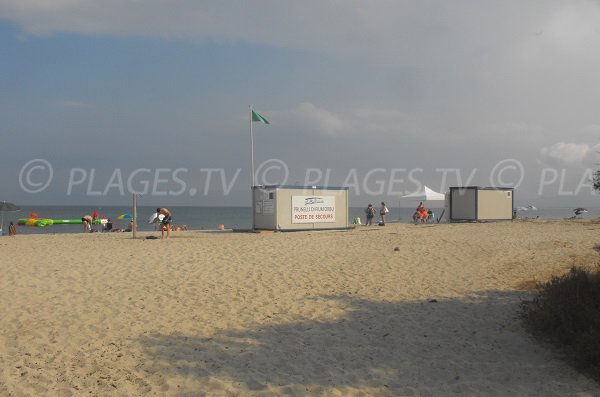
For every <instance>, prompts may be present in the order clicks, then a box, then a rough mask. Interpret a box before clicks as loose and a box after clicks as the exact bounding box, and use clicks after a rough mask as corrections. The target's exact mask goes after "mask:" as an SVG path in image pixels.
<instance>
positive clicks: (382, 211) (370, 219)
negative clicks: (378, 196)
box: [365, 201, 390, 226]
mask: <svg viewBox="0 0 600 397" xmlns="http://www.w3.org/2000/svg"><path fill="white" fill-rule="evenodd" d="M389 212H390V210H389V209H388V208H387V207H386V206H385V203H384V202H383V201H382V202H381V207H380V208H379V216H380V217H381V221H380V222H379V226H385V216H386V215H387V214H388V213H389ZM365 213H366V215H367V216H366V218H367V220H366V222H365V225H367V226H373V218H375V214H376V213H377V210H375V207H373V204H371V203H369V205H368V206H367V208H366V209H365Z"/></svg>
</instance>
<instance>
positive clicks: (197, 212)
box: [0, 206, 600, 234]
mask: <svg viewBox="0 0 600 397" xmlns="http://www.w3.org/2000/svg"><path fill="white" fill-rule="evenodd" d="M388 208H389V210H390V213H389V214H388V215H387V221H388V222H406V223H410V222H412V214H413V212H414V209H413V208H392V207H388ZM169 210H170V211H171V212H172V214H173V225H174V226H182V225H186V226H187V228H188V229H189V230H215V229H218V227H219V225H224V227H225V229H249V228H250V227H251V226H252V209H251V207H169ZM433 210H434V213H435V215H436V216H438V215H440V214H441V211H442V209H441V208H436V209H433ZM94 211H96V212H98V213H99V214H100V217H106V218H108V219H111V220H112V221H113V225H114V226H113V227H114V228H120V229H125V228H127V227H128V225H129V221H128V220H118V219H117V218H118V217H119V216H120V215H125V214H131V211H132V208H131V206H129V207H118V206H114V207H88V206H23V207H22V208H21V211H19V212H8V213H2V214H1V215H0V216H3V225H4V229H3V230H4V234H7V233H8V225H9V222H11V221H12V222H14V223H15V224H16V223H17V219H20V218H29V217H30V214H32V213H35V214H37V216H38V217H39V218H50V219H81V218H82V217H83V216H84V215H89V214H92V212H94ZM155 211H156V207H138V208H137V214H138V230H139V231H152V230H154V225H152V224H149V223H148V222H147V220H148V218H149V217H150V216H151V215H152V214H153V213H154V212H155ZM348 215H349V219H350V222H352V220H353V219H354V218H357V217H358V218H361V220H362V222H363V223H364V222H365V208H364V207H350V208H349V209H348ZM518 216H519V217H521V218H538V217H539V218H540V219H565V218H570V217H572V216H573V208H571V207H569V208H567V207H555V208H538V209H537V210H536V211H532V210H528V211H520V212H519V213H518ZM579 217H580V218H588V219H596V218H598V217H600V207H599V208H588V212H587V213H584V214H582V215H580V216H579ZM378 219H379V216H376V218H375V220H378ZM94 227H95V229H98V230H99V231H100V230H101V226H99V225H94ZM82 230H83V226H82V225H52V226H46V227H30V226H18V228H17V233H19V234H36V233H81V232H82Z"/></svg>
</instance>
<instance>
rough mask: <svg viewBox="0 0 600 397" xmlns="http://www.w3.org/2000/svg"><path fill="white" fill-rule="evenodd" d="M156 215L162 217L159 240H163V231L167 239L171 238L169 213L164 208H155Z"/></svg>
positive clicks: (171, 220)
mask: <svg viewBox="0 0 600 397" xmlns="http://www.w3.org/2000/svg"><path fill="white" fill-rule="evenodd" d="M156 213H157V214H159V215H163V216H164V218H163V219H162V221H161V222H160V238H161V239H163V238H165V231H166V232H167V238H169V237H170V236H171V223H172V222H173V219H172V218H171V211H169V210H168V209H166V208H157V209H156Z"/></svg>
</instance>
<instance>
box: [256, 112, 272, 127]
mask: <svg viewBox="0 0 600 397" xmlns="http://www.w3.org/2000/svg"><path fill="white" fill-rule="evenodd" d="M252 121H260V122H261V123H265V124H270V123H269V120H267V119H265V118H264V117H263V116H261V115H260V114H258V113H256V112H255V111H254V110H253V111H252Z"/></svg>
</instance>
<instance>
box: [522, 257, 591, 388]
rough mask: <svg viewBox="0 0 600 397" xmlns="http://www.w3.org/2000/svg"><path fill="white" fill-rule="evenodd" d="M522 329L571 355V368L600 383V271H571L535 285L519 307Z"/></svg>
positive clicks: (577, 268)
mask: <svg viewBox="0 0 600 397" xmlns="http://www.w3.org/2000/svg"><path fill="white" fill-rule="evenodd" d="M522 307H523V318H524V321H525V324H526V326H527V327H528V328H529V329H530V330H531V331H532V332H533V333H534V335H536V336H538V337H541V338H543V339H546V340H549V341H551V342H553V343H555V344H556V345H558V346H559V347H561V348H564V349H565V351H567V352H571V353H572V358H573V360H574V362H575V364H576V365H577V366H578V367H580V368H581V369H583V370H586V371H590V372H591V373H592V375H593V376H594V377H595V378H597V379H600V267H599V266H596V270H595V271H593V272H590V271H588V270H585V269H582V268H579V267H573V268H571V270H570V271H569V272H568V273H567V274H565V275H563V276H557V277H553V278H552V279H551V280H550V281H549V282H547V283H543V284H540V285H539V292H538V294H537V295H536V296H535V298H534V299H533V300H531V301H525V302H523V304H522Z"/></svg>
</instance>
